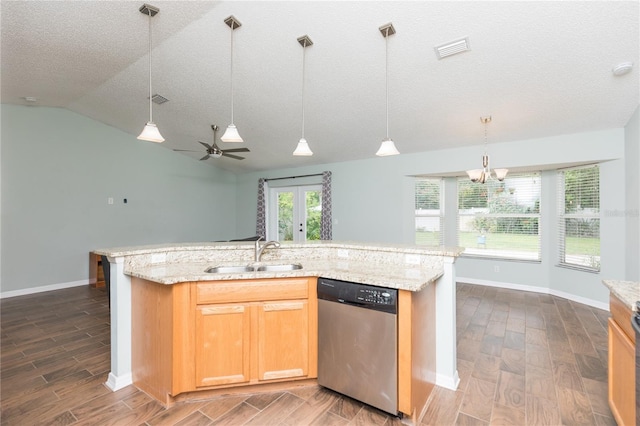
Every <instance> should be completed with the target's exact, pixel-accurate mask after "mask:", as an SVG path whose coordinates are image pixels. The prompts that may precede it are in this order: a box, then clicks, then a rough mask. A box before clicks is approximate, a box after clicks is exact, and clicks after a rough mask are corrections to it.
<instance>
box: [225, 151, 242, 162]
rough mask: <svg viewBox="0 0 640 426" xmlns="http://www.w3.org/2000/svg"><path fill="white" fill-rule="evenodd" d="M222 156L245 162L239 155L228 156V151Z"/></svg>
mask: <svg viewBox="0 0 640 426" xmlns="http://www.w3.org/2000/svg"><path fill="white" fill-rule="evenodd" d="M222 156H223V157H229V158H233V159H235V160H244V157H238V156H237V155H232V154H227V152H226V151H222Z"/></svg>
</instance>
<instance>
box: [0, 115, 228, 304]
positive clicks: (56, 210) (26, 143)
mask: <svg viewBox="0 0 640 426" xmlns="http://www.w3.org/2000/svg"><path fill="white" fill-rule="evenodd" d="M1 122H2V128H1V132H2V133H1V138H2V145H1V149H2V154H1V157H0V158H1V161H2V163H1V165H2V177H1V185H2V201H1V208H2V221H1V233H0V235H1V245H2V248H1V252H0V253H1V254H2V258H1V264H2V267H1V274H2V275H1V281H0V285H1V291H2V292H3V293H6V292H11V291H14V292H15V291H17V290H23V289H28V288H33V287H41V286H49V285H60V284H65V283H74V282H81V281H83V280H87V279H88V272H89V269H88V268H89V262H88V259H89V254H88V253H89V251H91V250H93V249H96V248H101V247H102V248H105V247H113V246H127V245H140V244H151V243H165V242H182V241H212V240H217V239H228V238H232V237H234V236H235V232H234V230H235V228H236V218H235V208H236V191H235V184H236V177H235V175H234V174H232V173H229V172H226V171H222V170H220V169H217V168H215V167H212V166H210V165H206V164H203V163H200V162H199V161H198V160H193V159H190V158H188V157H186V156H184V155H180V154H177V153H174V152H172V151H170V150H168V149H166V148H163V147H161V146H158V145H156V144H154V143H151V142H143V141H139V140H137V139H136V138H135V136H132V135H129V134H126V133H123V132H121V131H120V130H117V129H115V128H113V127H110V126H107V125H104V124H101V123H99V122H96V121H94V120H92V119H89V118H86V117H83V116H81V115H78V114H75V113H72V112H69V111H68V110H65V109H61V108H44V107H23V106H12V105H2V111H1ZM108 197H113V199H114V204H113V205H108V204H107V198H108ZM124 198H126V199H127V201H128V203H127V204H124V203H123V199H124Z"/></svg>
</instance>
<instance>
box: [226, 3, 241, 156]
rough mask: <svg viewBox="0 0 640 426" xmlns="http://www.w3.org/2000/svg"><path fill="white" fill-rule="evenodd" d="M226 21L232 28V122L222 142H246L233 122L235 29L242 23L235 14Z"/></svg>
mask: <svg viewBox="0 0 640 426" xmlns="http://www.w3.org/2000/svg"><path fill="white" fill-rule="evenodd" d="M224 23H225V24H227V25H228V26H229V28H231V61H230V62H231V64H230V65H231V67H230V68H231V72H230V74H231V124H229V126H227V130H225V132H224V135H222V137H221V138H220V140H221V141H222V142H236V143H240V142H244V141H243V140H242V138H241V137H240V133H238V129H237V128H236V125H235V124H233V31H234V30H235V29H236V28H238V27H240V26H241V25H242V24H241V23H240V22H239V21H238V20H237V19H236V18H235V17H234V16H233V15H231V16H229V17H228V18H227V19H225V20H224Z"/></svg>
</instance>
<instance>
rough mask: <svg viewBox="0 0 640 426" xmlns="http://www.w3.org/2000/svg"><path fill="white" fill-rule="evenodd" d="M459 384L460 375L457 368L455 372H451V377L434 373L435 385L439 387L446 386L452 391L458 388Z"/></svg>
mask: <svg viewBox="0 0 640 426" xmlns="http://www.w3.org/2000/svg"><path fill="white" fill-rule="evenodd" d="M459 384H460V376H458V370H456V371H455V373H454V374H453V377H450V376H445V375H444V374H437V373H436V386H440V387H443V388H447V389H450V390H453V391H454V390H456V389H458V385H459Z"/></svg>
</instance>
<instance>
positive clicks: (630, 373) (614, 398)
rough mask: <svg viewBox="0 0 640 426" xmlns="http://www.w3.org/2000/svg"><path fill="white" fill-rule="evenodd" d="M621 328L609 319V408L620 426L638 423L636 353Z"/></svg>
mask: <svg viewBox="0 0 640 426" xmlns="http://www.w3.org/2000/svg"><path fill="white" fill-rule="evenodd" d="M635 350H636V349H635V347H634V345H633V343H631V340H630V339H629V337H627V335H626V334H625V333H624V332H623V331H622V329H621V328H620V326H619V325H618V324H617V323H616V322H615V321H614V320H613V319H611V318H609V406H610V408H611V412H612V413H613V415H614V417H615V419H616V422H618V424H619V425H634V424H635V422H636V403H635V395H636V388H635V386H636V383H635V371H636V352H635Z"/></svg>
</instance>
